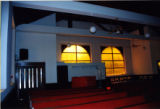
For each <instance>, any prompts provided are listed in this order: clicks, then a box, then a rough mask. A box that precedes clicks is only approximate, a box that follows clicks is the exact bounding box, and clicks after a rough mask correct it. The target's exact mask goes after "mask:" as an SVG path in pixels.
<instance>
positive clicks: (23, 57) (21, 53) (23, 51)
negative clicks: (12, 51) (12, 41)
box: [19, 49, 28, 60]
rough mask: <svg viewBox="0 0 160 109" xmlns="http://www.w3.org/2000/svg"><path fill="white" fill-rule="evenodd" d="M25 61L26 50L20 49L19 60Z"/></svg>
mask: <svg viewBox="0 0 160 109" xmlns="http://www.w3.org/2000/svg"><path fill="white" fill-rule="evenodd" d="M27 59H28V49H20V50H19V60H27Z"/></svg>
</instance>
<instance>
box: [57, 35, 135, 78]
mask: <svg viewBox="0 0 160 109" xmlns="http://www.w3.org/2000/svg"><path fill="white" fill-rule="evenodd" d="M68 43H70V44H79V45H88V46H90V54H91V60H92V62H93V63H97V62H101V50H100V48H101V46H109V45H111V46H118V47H123V54H124V59H125V62H126V69H127V75H132V74H133V72H132V59H131V58H132V57H131V48H130V41H129V40H120V39H106V38H94V37H79V36H60V35H57V61H58V62H61V55H60V54H61V45H62V44H68ZM72 70H73V71H71V70H70V72H69V73H70V74H73V73H72V72H76V71H79V68H77V69H76V68H73V69H72ZM91 70H93V69H92V68H91ZM84 72H85V71H84ZM76 73H78V72H76ZM72 76H74V75H72Z"/></svg>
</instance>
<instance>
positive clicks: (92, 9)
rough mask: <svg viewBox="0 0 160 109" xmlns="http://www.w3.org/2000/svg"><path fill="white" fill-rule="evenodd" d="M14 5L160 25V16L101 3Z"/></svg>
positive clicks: (30, 3) (65, 2) (55, 2)
mask: <svg viewBox="0 0 160 109" xmlns="http://www.w3.org/2000/svg"><path fill="white" fill-rule="evenodd" d="M12 5H13V6H16V7H24V8H33V9H40V10H48V11H55V12H64V13H72V14H79V15H86V16H93V17H99V18H106V19H112V20H117V21H126V22H133V23H138V24H145V25H152V26H160V18H158V17H154V16H149V15H145V14H139V13H136V12H131V11H126V10H120V9H114V8H109V7H104V6H99V5H93V4H88V3H82V2H73V1H63V2H62V1H59V2H58V1H47V2H43V1H40V2H38V1H36V2H34V1H13V2H12Z"/></svg>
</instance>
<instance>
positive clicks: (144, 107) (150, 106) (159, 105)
mask: <svg viewBox="0 0 160 109" xmlns="http://www.w3.org/2000/svg"><path fill="white" fill-rule="evenodd" d="M123 109H160V101H159V102H153V103H146V104H139V105H135V106H132V107H127V108H123Z"/></svg>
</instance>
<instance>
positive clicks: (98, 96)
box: [30, 88, 160, 109]
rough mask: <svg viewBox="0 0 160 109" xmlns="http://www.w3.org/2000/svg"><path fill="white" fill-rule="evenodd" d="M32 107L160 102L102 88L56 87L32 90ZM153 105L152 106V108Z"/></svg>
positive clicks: (83, 108) (108, 108)
mask: <svg viewBox="0 0 160 109" xmlns="http://www.w3.org/2000/svg"><path fill="white" fill-rule="evenodd" d="M30 95H31V100H32V106H33V107H34V109H57V108H60V109H121V108H124V109H146V108H149V109H154V108H157V107H160V105H159V103H160V102H148V101H146V99H145V97H144V96H143V95H135V96H128V94H127V92H114V91H106V90H104V89H96V88H90V89H89V88H85V89H56V90H41V91H32V92H31V93H30ZM152 107H154V108H152Z"/></svg>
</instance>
